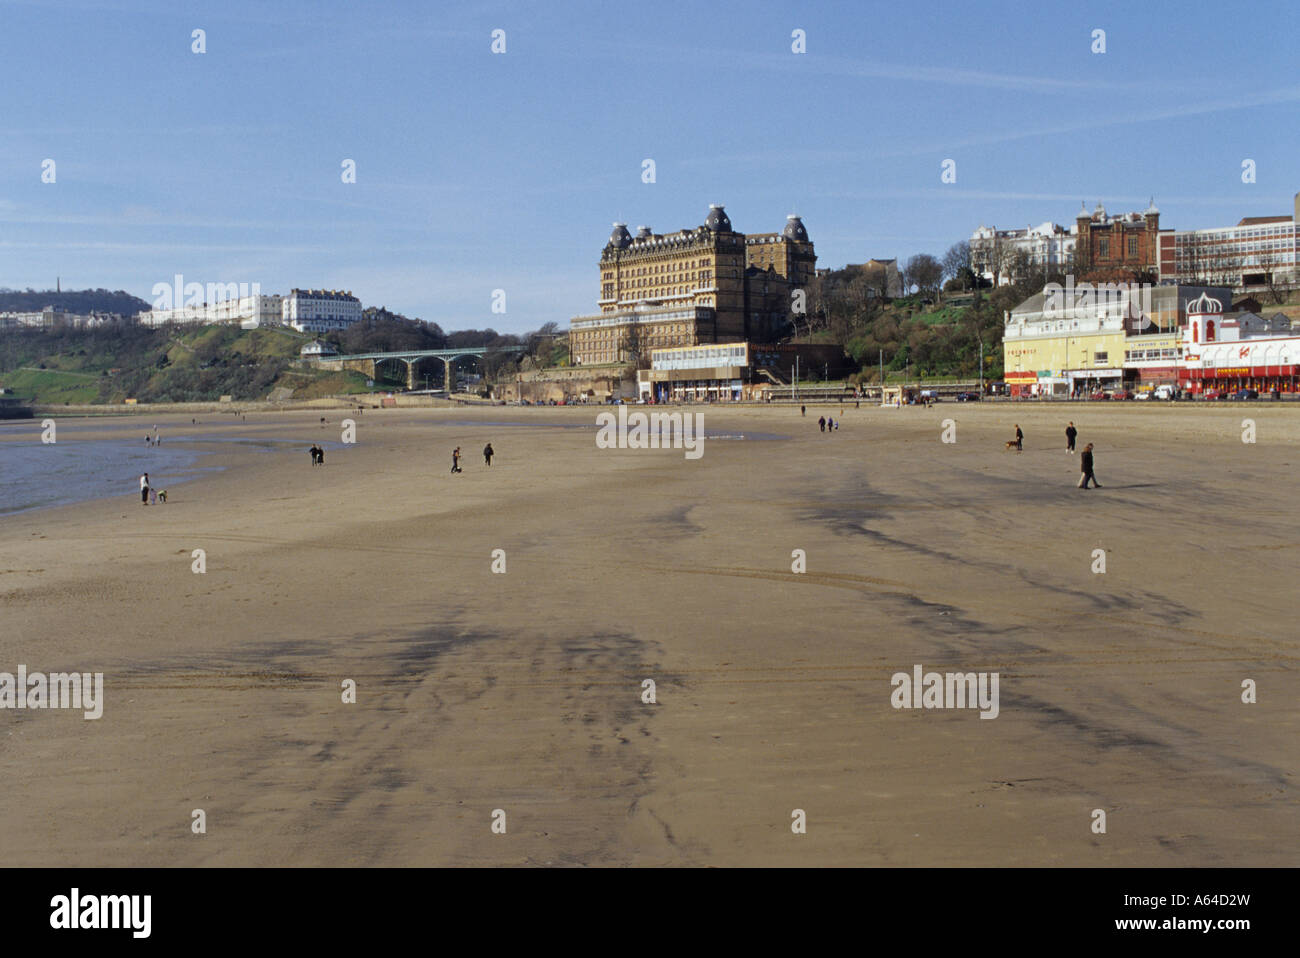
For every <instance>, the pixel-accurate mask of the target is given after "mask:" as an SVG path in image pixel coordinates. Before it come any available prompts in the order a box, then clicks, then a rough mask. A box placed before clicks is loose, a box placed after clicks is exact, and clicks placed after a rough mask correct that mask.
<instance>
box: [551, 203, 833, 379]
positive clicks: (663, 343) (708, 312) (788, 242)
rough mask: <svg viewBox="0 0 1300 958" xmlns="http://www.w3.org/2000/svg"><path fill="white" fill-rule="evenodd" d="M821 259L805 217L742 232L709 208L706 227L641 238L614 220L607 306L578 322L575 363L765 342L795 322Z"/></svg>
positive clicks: (646, 233)
mask: <svg viewBox="0 0 1300 958" xmlns="http://www.w3.org/2000/svg"><path fill="white" fill-rule="evenodd" d="M816 262H817V257H816V255H815V254H814V252H813V244H812V242H811V241H810V240H809V239H808V232H807V230H806V229H805V228H804V225H803V223H802V221H801V220H800V219H799V217H797V216H790V217H787V220H786V224H785V228H784V230H782V232H780V233H761V234H754V235H749V236H747V235H745V234H744V233H738V232H736V231H735V230H734V229H733V228H732V225H731V220H730V218H729V217H728V216H727V213H726V211H725V210H724V209H723V208H722V207H721V206H718V205H713V206H711V207H710V208H709V215H708V218H707V219H706V220H705V221H704V224H703V225H702V226H698V227H695V228H692V229H684V230H680V231H678V232H676V233H670V234H658V233H654V232H652V231H651V230H650V228H649V227H647V226H642V227H640V228H638V230H637V233H636V235H635V236H633V235H632V234H631V233H629V232H628V229H627V225H626V224H624V223H615V224H614V232H613V233H612V234H611V235H610V238H609V242H608V243H606V244H605V248H604V250H603V251H602V252H601V257H600V298H599V300H598V306H599V308H600V312H599V313H598V314H595V315H591V316H576V317H574V318H573V319H572V320H571V321H570V329H569V351H570V355H571V356H573V361H574V362H575V363H582V364H592V363H620V362H629V361H635V360H637V359H641V358H648V356H649V350H650V349H652V348H659V347H667V346H694V345H697V344H700V343H719V342H741V341H746V340H756V341H765V340H767V339H769V338H771V337H772V336H774V335H775V334H777V333H779V332H780V331H781V330H782V328H783V326H784V323H785V322H786V321H787V320H788V318H789V316H790V312H791V306H792V299H791V295H792V290H794V289H796V288H802V287H803V286H804V285H805V284H806V283H807V282H808V281H809V280H810V279H811V278H812V276H813V274H814V272H815V268H816Z"/></svg>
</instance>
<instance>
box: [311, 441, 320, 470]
mask: <svg viewBox="0 0 1300 958" xmlns="http://www.w3.org/2000/svg"><path fill="white" fill-rule="evenodd" d="M308 451H309V452H310V453H311V464H312V466H313V467H314V466H315V465H316V454H317V453H318V452H320V450H319V449H317V448H316V444H315V443H314V442H313V443H312V444H311V449H309V450H308Z"/></svg>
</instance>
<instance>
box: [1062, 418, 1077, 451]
mask: <svg viewBox="0 0 1300 958" xmlns="http://www.w3.org/2000/svg"><path fill="white" fill-rule="evenodd" d="M1078 435H1079V430H1077V429H1075V428H1074V423H1070V424H1069V425H1068V426H1066V427H1065V451H1066V452H1074V440H1075V438H1076V437H1077V436H1078Z"/></svg>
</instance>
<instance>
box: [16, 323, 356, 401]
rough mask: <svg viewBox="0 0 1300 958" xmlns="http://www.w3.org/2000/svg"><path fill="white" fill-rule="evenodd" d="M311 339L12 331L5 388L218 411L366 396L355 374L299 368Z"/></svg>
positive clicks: (257, 333)
mask: <svg viewBox="0 0 1300 958" xmlns="http://www.w3.org/2000/svg"><path fill="white" fill-rule="evenodd" d="M308 340H309V337H307V336H304V335H303V334H301V333H295V332H293V331H292V330H283V329H251V330H244V329H239V328H238V327H235V326H204V327H199V328H194V329H185V330H178V329H174V328H173V329H169V328H165V327H164V328H161V329H151V328H144V327H136V326H126V327H111V328H110V327H105V328H101V329H93V330H9V331H5V332H3V333H0V386H7V387H9V388H11V389H13V390H14V392H15V394H17V395H18V396H20V397H22V398H25V399H28V400H31V401H33V402H37V403H65V402H68V403H86V402H121V401H122V400H124V399H127V398H135V399H138V400H139V401H141V402H213V401H215V400H217V399H218V398H220V397H221V396H223V395H229V396H233V397H234V398H235V399H237V400H254V399H265V398H266V396H267V394H268V393H270V392H271V390H272V389H276V388H280V387H287V388H289V389H292V390H294V395H295V397H301V398H314V397H316V396H324V395H332V394H335V393H352V392H364V391H365V390H366V385H365V377H364V376H362V375H360V374H358V373H324V372H316V371H314V370H305V369H302V368H301V367H299V366H298V351H299V349H301V348H302V345H303V344H304V343H305V342H307V341H308Z"/></svg>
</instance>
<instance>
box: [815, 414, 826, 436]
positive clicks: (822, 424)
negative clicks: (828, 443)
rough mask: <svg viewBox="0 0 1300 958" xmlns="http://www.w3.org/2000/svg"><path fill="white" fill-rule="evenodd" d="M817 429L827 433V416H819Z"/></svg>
mask: <svg viewBox="0 0 1300 958" xmlns="http://www.w3.org/2000/svg"><path fill="white" fill-rule="evenodd" d="M817 428H818V429H820V430H821V431H822V432H825V431H826V417H825V416H818V417H817Z"/></svg>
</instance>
